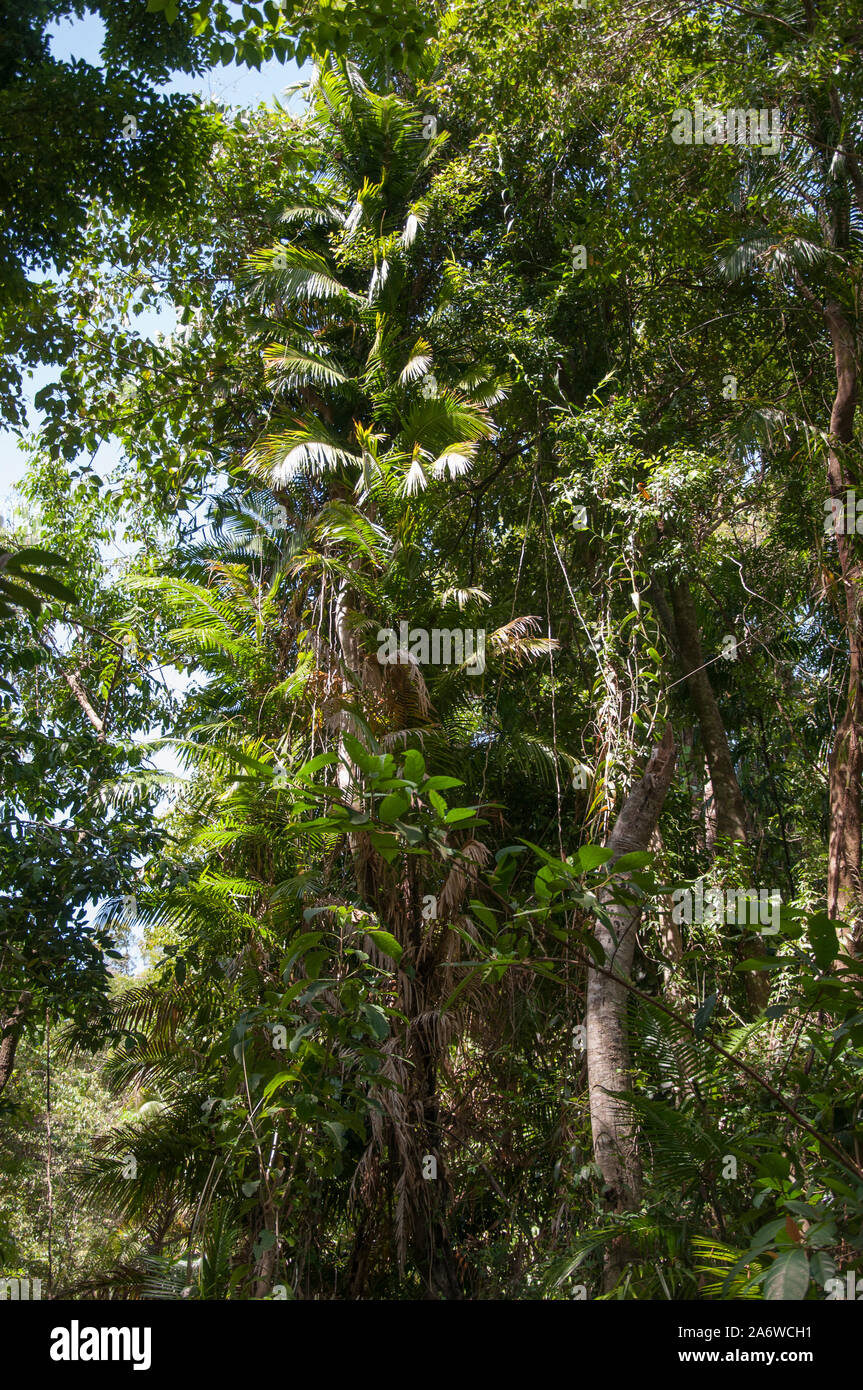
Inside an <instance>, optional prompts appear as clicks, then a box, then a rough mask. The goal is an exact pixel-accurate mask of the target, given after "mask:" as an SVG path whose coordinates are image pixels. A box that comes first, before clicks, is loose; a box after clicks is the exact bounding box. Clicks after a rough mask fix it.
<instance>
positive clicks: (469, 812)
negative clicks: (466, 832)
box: [444, 806, 476, 825]
mask: <svg viewBox="0 0 863 1390" xmlns="http://www.w3.org/2000/svg"><path fill="white" fill-rule="evenodd" d="M475 818H476V807H475V806H453V808H452V810H451V811H447V813H446V816H445V817H444V821H445V823H446V824H447V825H456V824H457V823H458V822H459V821H463V820H474V819H475Z"/></svg>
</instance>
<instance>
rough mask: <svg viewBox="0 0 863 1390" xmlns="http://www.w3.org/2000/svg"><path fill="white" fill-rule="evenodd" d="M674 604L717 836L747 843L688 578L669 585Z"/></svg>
mask: <svg viewBox="0 0 863 1390" xmlns="http://www.w3.org/2000/svg"><path fill="white" fill-rule="evenodd" d="M669 587H670V591H671V605H672V608H673V610H674V627H675V631H676V633H677V647H678V651H679V653H680V660H681V662H682V664H683V669H684V671H685V672H686V684H687V688H688V690H689V694H690V697H691V699H692V703H693V705H694V707H695V713H696V714H697V716H698V723H699V725H700V727H701V737H702V739H703V741H704V753H705V757H706V758H707V766H708V768H709V769H710V781H711V784H712V789H713V798H714V804H715V809H716V835H717V837H718V838H721V837H723V836H725V837H726V838H727V839H729V840H737V841H739V842H740V843H741V844H746V840H747V830H746V803H745V802H744V800H743V793H742V792H741V790H740V783H739V782H738V780H737V773H736V772H735V770H734V762H733V760H732V757H731V750H730V749H729V747H728V737H727V735H726V733H725V724H724V723H723V720H722V715H721V713H720V710H719V705H718V704H717V702H716V696H715V695H714V693H713V686H712V684H711V682H710V677H709V676H708V674H707V671H706V670H705V668H704V654H703V652H702V649H701V635H700V633H699V628H698V615H697V613H696V611H695V602H694V600H693V597H692V590H691V589H690V587H689V584H688V582H687V581H686V580H685V579H681V580H679V581H677V582H676V583H675V582H672V583H671V584H670V586H669Z"/></svg>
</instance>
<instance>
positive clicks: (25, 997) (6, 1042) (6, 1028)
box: [0, 989, 33, 1095]
mask: <svg viewBox="0 0 863 1390" xmlns="http://www.w3.org/2000/svg"><path fill="white" fill-rule="evenodd" d="M32 1002H33V995H32V994H31V993H30V992H29V990H26V989H25V990H22V991H21V993H20V994H19V996H18V1003H17V1004H16V1005H15V1007H14V1009H13V1010H12V1012H11V1014H9V1015H8V1016H7V1017H6V1018H3V1019H0V1095H2V1094H3V1092H4V1090H5V1089H6V1086H7V1084H8V1082H9V1078H10V1077H11V1075H12V1072H13V1070H14V1067H15V1053H16V1051H17V1050H18V1040H19V1038H20V1037H21V1029H22V1028H23V1027H24V1020H25V1018H26V1017H27V1011H28V1009H29V1008H30V1005H31V1004H32Z"/></svg>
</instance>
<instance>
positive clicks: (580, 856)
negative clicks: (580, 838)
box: [575, 845, 614, 873]
mask: <svg viewBox="0 0 863 1390" xmlns="http://www.w3.org/2000/svg"><path fill="white" fill-rule="evenodd" d="M613 854H614V851H613V850H611V849H606V848H605V846H604V845H582V846H581V848H580V849H579V850H577V851H576V854H575V866H576V868H577V870H578V872H579V873H587V872H588V870H590V869H596V868H598V867H599V865H600V864H607V863H608V861H609V859H611V858H612V856H613Z"/></svg>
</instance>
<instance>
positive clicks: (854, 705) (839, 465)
mask: <svg viewBox="0 0 863 1390" xmlns="http://www.w3.org/2000/svg"><path fill="white" fill-rule="evenodd" d="M824 317H825V319H826V321H827V326H828V328H829V329H830V339H831V342H832V345H833V360H834V364H835V368H836V395H835V397H834V400H833V408H832V410H831V413H830V436H831V444H830V449H829V453H828V463H827V482H828V487H829V491H830V496H831V497H832V498H835V499H836V508H837V514H838V516H843V517H844V515H845V493H846V489H847V488H848V485H849V482H850V481H851V479H849V477H848V474H847V472H846V468H845V464H844V462H843V459H842V456H841V450H840V449H837V448H836V447H835V445H837V444H838V445H840V446H841V445H843V444H850V443H851V441H852V440H853V438H854V415H855V412H856V409H857V394H858V371H857V358H856V344H855V341H854V334H853V332H852V330H851V326H850V324H849V323H848V320H847V318H846V316H845V314H844V313H843V311H842V309H841V308H840V306H839V305H838V304H837V303H835V301H830V302H828V303H827V304H826V305H825V307H824ZM836 542H837V548H838V551H839V572H840V576H841V581H842V587H843V590H844V594H845V622H846V629H847V634H848V695H847V700H846V705H845V711H844V714H843V716H842V719H841V720H840V722H839V726H838V728H837V730H836V734H835V737H834V740H833V747H832V749H831V752H830V760H829V766H828V772H829V791H830V845H829V855H828V863H827V910H828V912H829V913H830V916H831V917H836V918H842V919H844V920H845V921H846V922H847V923H848V928H847V930H846V932H844V933H843V945H844V946H845V947H846V949H851V948H852V945H853V942H854V938H855V936H856V935H857V934H858V933H859V929H860V917H861V913H860V848H861V820H860V774H861V768H863V699H861V689H860V679H861V673H863V632H861V587H860V586H861V581H863V567H861V564H860V561H859V559H858V557H857V556H856V555H855V553H854V544H855V542H854V538H853V536H848V535H846V534H845V532H844V530H842V531H841V532H839V534H837V536H836Z"/></svg>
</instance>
